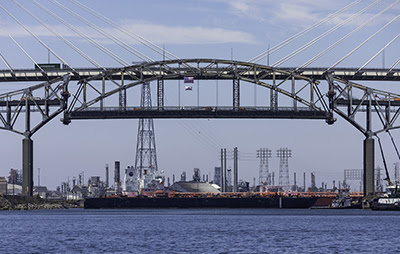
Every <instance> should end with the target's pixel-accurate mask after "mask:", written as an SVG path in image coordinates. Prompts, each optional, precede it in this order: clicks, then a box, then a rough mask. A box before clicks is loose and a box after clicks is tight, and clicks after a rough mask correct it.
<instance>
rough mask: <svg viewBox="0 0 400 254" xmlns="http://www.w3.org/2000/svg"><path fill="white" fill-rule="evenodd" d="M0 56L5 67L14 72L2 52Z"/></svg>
mask: <svg viewBox="0 0 400 254" xmlns="http://www.w3.org/2000/svg"><path fill="white" fill-rule="evenodd" d="M0 58H1V60H2V61H3V63H4V64H5V65H6V66H7V68H8V69H9V70H10V71H11V73H14V70H13V69H12V68H11V65H10V64H9V63H8V62H7V60H6V59H5V58H4V56H3V55H2V54H0Z"/></svg>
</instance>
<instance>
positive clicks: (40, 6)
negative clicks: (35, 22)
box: [13, 0, 129, 69]
mask: <svg viewBox="0 0 400 254" xmlns="http://www.w3.org/2000/svg"><path fill="white" fill-rule="evenodd" d="M13 1H15V0H13ZM31 2H33V3H34V4H35V5H36V6H38V7H39V8H40V9H42V10H43V11H45V12H47V13H48V14H49V15H51V16H53V17H54V18H56V19H57V20H58V21H60V22H61V23H62V24H63V25H65V26H66V27H68V28H69V29H71V30H72V31H74V32H75V33H77V34H78V35H79V36H81V37H83V38H84V39H86V40H87V41H89V43H90V44H92V45H93V46H95V47H96V48H98V49H99V50H100V51H102V52H103V53H105V54H106V55H108V56H109V57H111V58H112V59H114V60H115V61H116V62H118V63H119V64H121V65H122V66H124V65H129V64H128V63H127V62H126V61H124V60H123V59H122V58H120V57H119V56H117V55H115V54H114V53H113V52H111V51H109V50H108V49H106V48H105V47H104V46H103V45H101V44H100V43H98V42H97V41H95V40H94V39H92V38H90V37H89V36H87V35H86V34H84V33H82V32H81V31H79V30H78V29H76V28H75V27H73V26H71V25H70V24H69V23H68V22H66V21H65V20H64V19H62V18H60V17H59V16H57V15H56V14H54V13H53V12H51V11H50V10H49V9H47V8H46V7H44V6H43V5H41V4H39V3H38V2H36V1H35V0H31ZM41 23H42V24H43V25H44V26H46V27H47V29H49V30H51V28H50V27H48V26H47V25H45V24H44V23H43V22H41ZM53 33H54V32H53ZM61 37H62V36H61ZM62 40H63V41H64V40H66V39H65V38H64V37H62ZM67 41H68V40H67ZM64 42H65V41H64ZM67 44H68V45H69V43H67ZM71 44H72V43H71ZM69 46H71V45H69ZM74 48H75V49H78V48H77V47H75V46H74ZM77 52H78V51H77ZM79 52H81V53H82V54H84V53H83V52H82V51H81V50H79ZM79 52H78V53H79ZM81 53H80V54H81ZM82 54H81V55H82ZM85 55H86V56H87V54H85ZM82 56H83V55H82ZM87 57H88V58H89V56H87ZM85 58H86V57H85ZM86 59H87V58H86ZM90 59H91V61H90V62H91V63H92V64H93V62H95V61H94V60H93V59H92V58H90ZM95 66H96V67H97V68H102V69H105V68H103V67H101V65H100V64H98V63H96V65H95Z"/></svg>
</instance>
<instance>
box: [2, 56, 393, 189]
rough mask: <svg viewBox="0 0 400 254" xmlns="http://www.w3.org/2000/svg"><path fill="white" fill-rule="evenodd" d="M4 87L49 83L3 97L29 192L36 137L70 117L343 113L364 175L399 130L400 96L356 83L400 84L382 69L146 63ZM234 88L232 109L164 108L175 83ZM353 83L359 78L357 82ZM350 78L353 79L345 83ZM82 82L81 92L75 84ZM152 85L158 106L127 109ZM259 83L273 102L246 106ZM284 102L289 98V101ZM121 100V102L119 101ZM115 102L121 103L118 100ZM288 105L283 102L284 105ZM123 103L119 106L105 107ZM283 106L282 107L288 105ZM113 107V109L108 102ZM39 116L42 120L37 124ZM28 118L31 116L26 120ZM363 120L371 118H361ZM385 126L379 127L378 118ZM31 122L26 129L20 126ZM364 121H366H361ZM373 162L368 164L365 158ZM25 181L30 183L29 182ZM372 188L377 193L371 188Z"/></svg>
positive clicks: (6, 77) (41, 76) (21, 74)
mask: <svg viewBox="0 0 400 254" xmlns="http://www.w3.org/2000/svg"><path fill="white" fill-rule="evenodd" d="M1 74H2V76H1V77H0V81H43V82H42V83H40V84H37V85H34V86H31V87H28V88H25V89H21V90H17V91H13V92H9V93H5V94H1V95H0V121H1V123H2V125H1V126H0V128H1V129H5V130H9V131H13V132H15V133H18V134H21V135H24V136H25V139H24V141H23V172H24V187H23V188H24V189H23V190H24V191H25V190H26V192H27V193H30V194H31V192H32V186H33V179H32V175H33V173H32V172H33V158H32V157H33V154H32V150H33V141H32V140H31V137H32V135H33V134H34V133H35V132H37V131H38V130H39V129H40V128H41V127H42V126H44V125H45V124H46V123H48V122H49V121H50V120H52V119H54V118H55V117H57V116H58V115H60V114H63V118H62V121H63V123H64V124H69V123H70V122H71V121H72V120H77V119H121V118H286V119H323V120H325V121H326V122H327V123H328V124H333V123H334V122H335V120H336V119H335V118H334V114H335V113H336V114H338V115H339V116H341V117H343V118H344V119H345V120H347V121H348V122H350V123H351V124H352V125H353V126H354V127H356V128H357V129H358V130H359V131H361V132H362V133H363V134H364V135H365V136H366V140H365V144H366V145H365V148H364V153H365V156H364V166H365V167H366V168H368V170H366V169H364V170H365V171H368V172H369V171H371V170H372V172H373V168H374V161H373V157H374V156H373V155H374V151H373V145H374V143H373V136H374V135H377V134H378V133H380V132H383V131H388V130H390V129H395V128H400V125H399V124H398V122H397V119H398V116H399V114H400V95H399V94H395V93H391V92H387V91H383V90H379V89H373V88H370V87H366V86H363V85H361V84H357V83H355V82H354V81H350V79H353V80H391V81H394V80H396V81H397V80H399V79H400V75H399V70H395V71H391V72H389V71H388V70H379V71H376V72H372V74H371V72H365V73H361V74H360V73H358V74H357V73H356V72H355V71H352V70H343V69H338V70H329V71H323V69H315V70H309V69H308V70H290V69H277V68H272V67H269V66H264V65H259V64H254V63H248V62H240V61H232V60H220V59H177V60H168V61H158V62H151V63H139V64H135V65H132V66H129V67H123V68H115V69H69V68H67V69H57V70H48V71H46V72H41V71H37V70H36V71H32V70H25V71H18V72H8V73H7V72H1ZM185 77H191V78H193V79H195V80H227V81H232V89H231V92H230V93H229V96H232V101H231V105H228V106H215V105H205V106H203V105H202V106H199V105H198V106H185V107H179V106H177V105H175V106H167V105H165V103H164V99H165V96H164V94H165V91H166V89H167V88H168V84H167V83H166V82H165V81H169V80H183V79H184V78H185ZM351 77H353V78H351ZM346 78H347V79H346ZM73 81H77V85H75V86H74V85H71V82H73ZM145 82H155V83H156V86H157V88H156V89H157V100H156V101H157V104H156V105H155V106H153V107H151V108H146V109H142V108H140V106H137V105H139V104H137V105H129V104H128V103H127V101H128V100H127V99H128V98H127V90H128V89H130V88H133V87H136V86H139V85H141V84H143V83H145ZM244 83H250V84H255V85H257V86H260V87H263V88H264V89H265V91H264V92H265V94H266V95H267V96H268V95H269V105H267V106H259V107H257V106H245V105H242V104H241V92H240V91H241V85H242V84H244ZM282 96H283V97H282ZM115 97H117V98H118V99H117V100H115ZM111 98H114V100H112V99H111ZM282 98H283V99H282ZM108 101H112V103H115V102H117V103H116V104H115V105H113V106H112V107H109V106H108V107H106V106H105V104H109V103H108ZM282 101H283V102H282ZM106 102H107V103H106ZM32 112H39V114H40V115H41V118H40V119H39V120H38V122H37V123H35V124H34V125H32V124H31V122H32V121H33V120H32V119H31V113H32ZM21 113H25V114H21ZM361 113H363V114H365V118H364V117H360V115H361ZM373 114H376V115H377V116H378V119H379V120H380V123H381V125H379V126H378V127H376V126H374V127H376V128H375V129H373V128H372V124H371V122H372V120H371V119H372V115H373ZM22 115H25V119H24V120H25V121H24V122H25V125H24V127H22V128H20V129H18V127H20V126H21V124H20V125H18V124H16V123H17V122H18V119H20V118H22ZM361 116H362V115H361ZM22 125H23V124H22ZM365 158H367V159H365ZM364 175H366V177H370V178H371V177H372V178H371V179H370V178H368V179H367V180H365V181H366V182H365V184H364V186H365V188H366V190H365V193H364V194H365V195H367V194H369V193H373V184H374V182H373V173H372V176H370V174H368V173H366V174H364ZM25 176H26V178H25ZM371 181H372V187H371Z"/></svg>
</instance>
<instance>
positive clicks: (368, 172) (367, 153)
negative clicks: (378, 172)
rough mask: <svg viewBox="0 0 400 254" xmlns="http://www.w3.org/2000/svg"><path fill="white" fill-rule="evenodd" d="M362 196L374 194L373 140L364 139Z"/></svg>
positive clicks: (369, 138) (370, 138)
mask: <svg viewBox="0 0 400 254" xmlns="http://www.w3.org/2000/svg"><path fill="white" fill-rule="evenodd" d="M363 182H364V197H366V196H371V195H374V194H375V140H374V139H373V138H372V137H371V136H369V137H367V138H366V139H365V140H364V179H363Z"/></svg>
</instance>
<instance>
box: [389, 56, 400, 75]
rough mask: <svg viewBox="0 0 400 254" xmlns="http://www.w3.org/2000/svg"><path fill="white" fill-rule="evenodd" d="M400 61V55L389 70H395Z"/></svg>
mask: <svg viewBox="0 0 400 254" xmlns="http://www.w3.org/2000/svg"><path fill="white" fill-rule="evenodd" d="M399 63H400V57H399V58H398V59H397V60H396V62H394V64H392V66H390V69H389V72H391V71H393V69H394V68H396V66H397V65H398V64H399Z"/></svg>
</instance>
